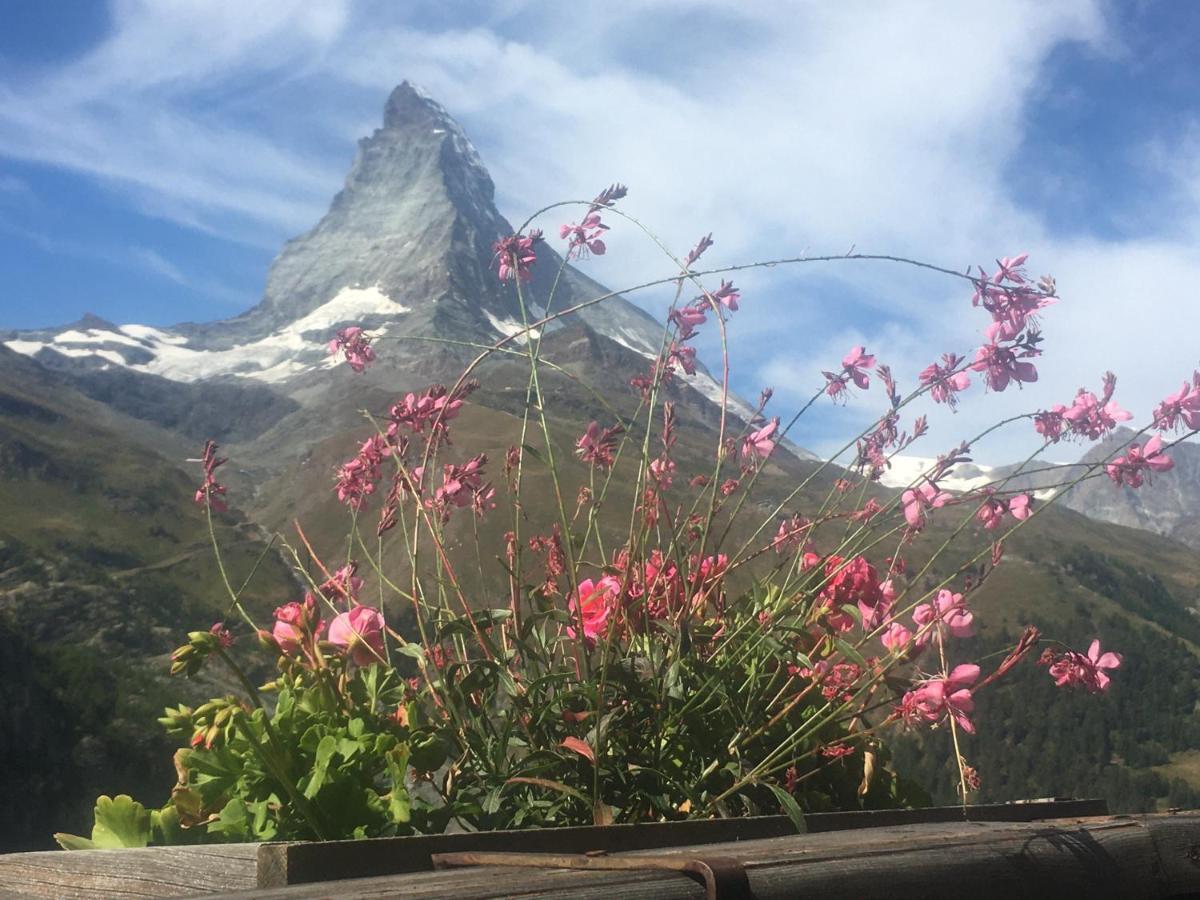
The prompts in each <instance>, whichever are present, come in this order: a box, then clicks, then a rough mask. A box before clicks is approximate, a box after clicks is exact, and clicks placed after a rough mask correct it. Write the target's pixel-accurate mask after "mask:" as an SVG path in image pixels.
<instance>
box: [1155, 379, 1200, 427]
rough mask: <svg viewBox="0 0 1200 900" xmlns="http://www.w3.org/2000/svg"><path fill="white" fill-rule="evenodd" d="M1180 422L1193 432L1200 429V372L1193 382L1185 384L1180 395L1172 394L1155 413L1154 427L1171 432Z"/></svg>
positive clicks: (1180, 390)
mask: <svg viewBox="0 0 1200 900" xmlns="http://www.w3.org/2000/svg"><path fill="white" fill-rule="evenodd" d="M1180 422H1182V423H1183V425H1184V427H1186V428H1188V429H1189V430H1191V431H1195V430H1196V429H1200V371H1197V372H1195V373H1193V375H1192V381H1191V383H1190V384H1189V383H1188V382H1186V381H1185V382H1184V383H1183V387H1181V388H1180V389H1179V392H1178V393H1175V394H1171V395H1170V396H1169V397H1167V398H1166V399H1165V400H1163V401H1162V403H1160V404H1159V405H1158V408H1157V409H1156V410H1155V411H1154V427H1155V428H1161V429H1162V430H1164V431H1169V430H1171V429H1173V428H1176V427H1177V426H1178V425H1179V424H1180Z"/></svg>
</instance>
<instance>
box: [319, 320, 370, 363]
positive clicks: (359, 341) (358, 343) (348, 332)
mask: <svg viewBox="0 0 1200 900" xmlns="http://www.w3.org/2000/svg"><path fill="white" fill-rule="evenodd" d="M339 350H341V351H342V353H344V354H345V356H346V362H348V363H349V364H350V368H351V369H353V370H354V371H355V372H361V371H363V370H364V369H366V367H367V366H369V365H370V364H371V363H373V362H374V361H375V351H374V350H372V349H371V339H370V338H369V337H367V336H366V335H365V334H364V333H363V330H362V329H361V328H359V327H358V326H357V325H354V326H351V327H349V328H343V329H342V330H341V331H339V332H338V333H337V334H336V335H335V336H334V338H333V340H332V341H330V342H329V355H330V356H334V355H336V354H337V352H338V351H339Z"/></svg>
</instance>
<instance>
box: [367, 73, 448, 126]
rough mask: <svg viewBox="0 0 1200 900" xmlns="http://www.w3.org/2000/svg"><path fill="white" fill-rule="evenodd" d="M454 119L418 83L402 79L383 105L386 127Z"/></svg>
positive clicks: (445, 121) (425, 123)
mask: <svg viewBox="0 0 1200 900" xmlns="http://www.w3.org/2000/svg"><path fill="white" fill-rule="evenodd" d="M450 122H453V120H452V119H451V118H450V114H449V113H448V112H446V110H445V109H444V108H443V107H442V105H441V104H440V103H438V102H437V101H436V100H434V99H433V98H432V97H430V96H429V94H428V93H426V92H425V90H424V89H423V88H421V87H419V86H418V85H415V84H412V83H411V82H408V81H402V82H400V84H399V85H398V86H397V87H396V89H395V90H393V91H392V93H391V96H389V97H388V100H387V103H386V104H384V107H383V127H384V128H408V127H411V126H413V125H430V124H434V123H439V124H444V123H450Z"/></svg>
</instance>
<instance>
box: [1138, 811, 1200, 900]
mask: <svg viewBox="0 0 1200 900" xmlns="http://www.w3.org/2000/svg"><path fill="white" fill-rule="evenodd" d="M1196 819H1197V815H1196V814H1195V813H1183V814H1180V815H1166V816H1147V817H1146V819H1145V820H1144V821H1145V825H1146V828H1147V829H1148V830H1149V832H1150V840H1151V841H1152V842H1153V844H1154V849H1155V850H1156V851H1157V853H1158V859H1159V863H1160V864H1161V865H1162V868H1163V873H1164V874H1165V875H1166V878H1167V880H1168V881H1169V882H1170V883H1171V886H1172V888H1173V889H1174V890H1175V891H1176V893H1178V894H1189V895H1192V894H1194V895H1196V896H1200V828H1198V827H1197V824H1196Z"/></svg>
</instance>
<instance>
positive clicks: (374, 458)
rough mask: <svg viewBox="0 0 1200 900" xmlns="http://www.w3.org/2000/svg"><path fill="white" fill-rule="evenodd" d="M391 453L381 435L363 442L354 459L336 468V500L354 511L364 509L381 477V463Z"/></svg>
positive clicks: (375, 435)
mask: <svg viewBox="0 0 1200 900" xmlns="http://www.w3.org/2000/svg"><path fill="white" fill-rule="evenodd" d="M391 452H392V447H391V445H390V444H389V443H388V440H387V438H386V437H384V436H383V435H379V434H373V435H371V436H370V437H369V438H367V439H366V440H365V441H363V443H362V446H361V447H359V448H358V453H357V454H356V455H355V457H354V458H353V459H351V460H350V461H348V462H345V463H342V465H341V466H339V467H338V470H337V485H336V490H337V497H338V500H339V501H340V502H342V503H345V504H346V506H348V507H349V508H350V509H353V510H356V511H357V510H361V509H362V508H363V507H365V506H366V505H367V497H369V496H370V495H371V494H373V493H375V485H376V482H378V481H379V479H380V478H381V477H382V475H383V461H384V459H385V458H386V457H387V456H388V455H389V454H391Z"/></svg>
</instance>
